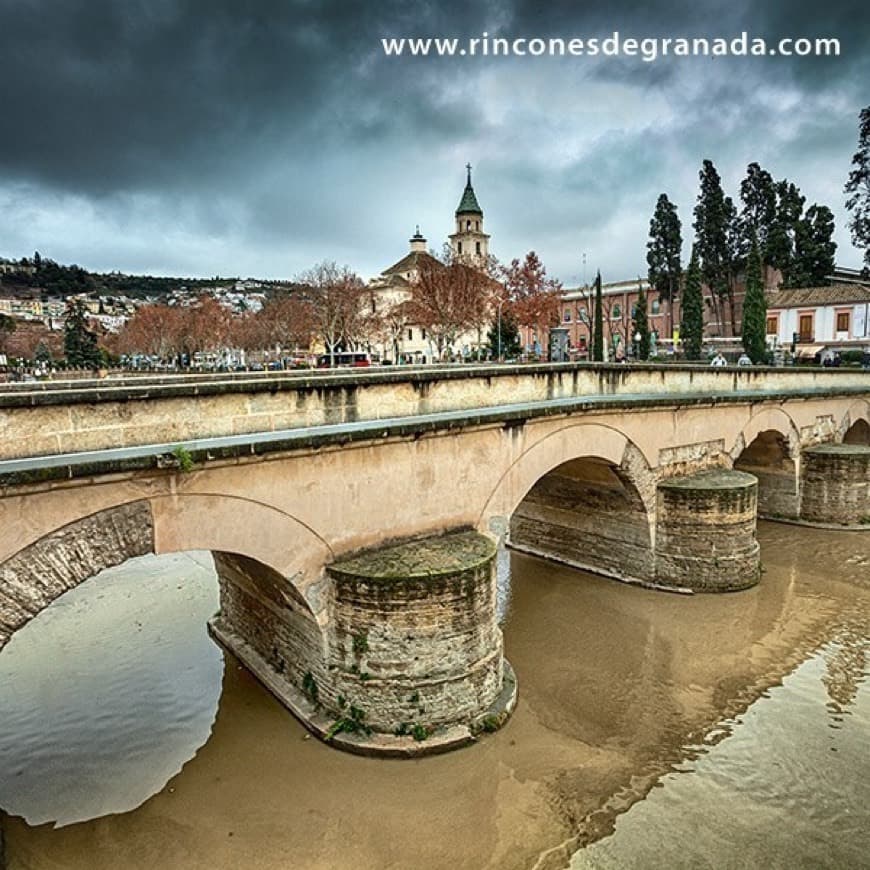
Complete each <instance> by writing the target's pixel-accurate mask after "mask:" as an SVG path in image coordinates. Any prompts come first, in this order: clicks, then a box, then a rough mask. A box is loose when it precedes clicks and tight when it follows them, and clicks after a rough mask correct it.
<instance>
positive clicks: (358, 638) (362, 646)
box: [353, 631, 369, 656]
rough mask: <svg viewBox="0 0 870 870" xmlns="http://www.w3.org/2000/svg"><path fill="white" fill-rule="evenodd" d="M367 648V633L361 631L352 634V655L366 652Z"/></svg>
mask: <svg viewBox="0 0 870 870" xmlns="http://www.w3.org/2000/svg"><path fill="white" fill-rule="evenodd" d="M368 650H369V638H368V635H367V634H366V633H365V632H364V631H361V632H360V633H359V634H355V635H354V636H353V653H354V655H357V656H361V655H362V654H363V653H366V652H368Z"/></svg>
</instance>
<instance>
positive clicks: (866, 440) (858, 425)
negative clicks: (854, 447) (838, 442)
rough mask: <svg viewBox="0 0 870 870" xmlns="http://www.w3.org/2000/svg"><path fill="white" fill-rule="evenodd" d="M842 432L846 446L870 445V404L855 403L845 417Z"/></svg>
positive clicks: (862, 400) (841, 425)
mask: <svg viewBox="0 0 870 870" xmlns="http://www.w3.org/2000/svg"><path fill="white" fill-rule="evenodd" d="M840 431H841V433H842V440H843V443H844V444H870V402H868V401H867V400H865V399H858V400H857V401H855V402H853V403H852V404H851V405H850V406H849V410H848V411H846V413H845V415H844V416H843V420H842V423H841V424H840Z"/></svg>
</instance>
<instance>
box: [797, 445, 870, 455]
mask: <svg viewBox="0 0 870 870" xmlns="http://www.w3.org/2000/svg"><path fill="white" fill-rule="evenodd" d="M804 453H814V454H819V455H827V456H856V457H857V456H870V445H867V444H819V445H818V446H816V447H807V448H806V449H805V450H804Z"/></svg>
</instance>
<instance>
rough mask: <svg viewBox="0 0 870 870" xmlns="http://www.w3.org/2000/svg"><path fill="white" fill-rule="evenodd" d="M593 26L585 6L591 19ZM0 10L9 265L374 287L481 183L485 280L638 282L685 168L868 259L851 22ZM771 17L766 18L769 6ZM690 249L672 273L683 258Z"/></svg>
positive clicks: (737, 16)
mask: <svg viewBox="0 0 870 870" xmlns="http://www.w3.org/2000/svg"><path fill="white" fill-rule="evenodd" d="M593 5H594V6H595V7H596V8H590V7H593ZM471 7H472V4H469V3H467V2H462V3H452V2H444V0H440V2H429V3H427V2H417V0H401V2H376V0H374V2H367V3H350V2H345V3H333V2H314V0H260V2H258V0H250V2H249V3H246V4H243V3H241V2H236V0H190V2H180V0H135V2H133V0H54V2H48V0H46V2H40V0H0V94H2V100H0V134H2V135H0V215H2V217H0V256H16V257H17V256H22V255H26V254H30V253H32V252H33V251H34V250H39V251H40V253H42V255H43V256H49V257H52V258H53V259H56V260H59V261H61V262H67V263H69V262H77V263H80V264H81V265H84V266H86V267H88V268H90V269H94V270H111V269H120V270H121V271H126V272H150V273H153V274H178V275H191V276H194V275H198V276H210V275H215V274H222V275H242V276H248V275H253V276H260V277H292V276H294V275H296V274H298V273H299V272H301V271H302V270H304V269H306V268H307V267H309V266H311V265H313V264H314V263H315V262H317V261H320V260H324V259H330V260H336V261H338V262H339V263H347V264H348V265H350V266H351V267H353V268H354V269H356V270H357V271H358V272H359V273H360V274H362V275H363V276H364V277H366V278H368V277H371V276H372V275H375V274H377V273H378V272H380V271H381V270H382V269H383V268H385V267H386V266H388V265H390V264H391V263H392V262H393V261H395V260H397V259H398V258H399V257H401V256H402V255H403V254H404V253H405V252H406V250H407V240H408V238H409V236H410V235H411V233H412V232H413V229H414V225H415V224H417V223H419V224H420V225H421V228H422V231H423V233H424V235H426V237H427V238H428V240H429V243H430V245H432V246H434V247H440V246H441V244H442V243H443V241H444V240H445V238H446V236H447V234H448V233H449V232H450V231H451V229H452V217H453V212H454V210H455V208H456V206H457V204H458V202H459V198H460V196H461V193H462V188H463V185H464V182H465V170H464V165H465V163H466V162H469V161H470V162H471V163H472V164H473V165H474V186H475V190H476V192H477V195H478V199H479V201H480V203H481V206H482V207H483V210H484V214H485V228H486V230H487V231H488V232H490V233H491V234H492V241H491V246H492V252H493V253H494V254H495V255H496V256H498V257H499V258H500V259H503V260H509V259H510V258H512V257H515V256H522V255H523V254H524V253H525V252H526V251H528V250H530V249H534V250H536V251H537V252H538V253H539V254H540V256H541V257H542V259H543V261H544V263H545V264H546V265H547V266H548V269H549V271H550V273H551V274H554V275H556V276H557V277H559V278H561V279H562V280H563V281H565V282H566V283H569V284H570V283H574V282H577V281H578V280H579V279H581V278H582V275H583V267H582V265H581V264H582V254H583V253H584V252H585V253H586V256H587V271H588V273H590V275H591V274H593V273H594V270H595V269H596V268H598V267H600V268H601V270H602V273H603V276H604V279H605V280H619V279H624V278H631V277H634V276H636V275H637V274H639V273H645V271H646V262H645V245H646V239H647V234H648V229H649V219H650V216H651V214H652V211H653V207H654V205H655V201H656V198H657V196H658V195H659V193H661V192H667V193H668V195H669V196H670V197H671V199H672V200H674V201H675V202H676V203H677V204H678V206H679V212H680V217H681V219H682V220H683V224H684V238H686V239H688V238H689V237H690V236H691V214H692V208H693V206H694V202H695V197H696V195H697V175H698V169H699V167H700V164H701V161H702V160H703V159H704V158H710V159H712V160H713V161H714V163H715V164H716V166H717V168H718V169H719V171H720V173H721V174H722V177H723V181H724V183H725V187H726V192H728V193H730V194H731V195H732V196H734V197H735V199H736V198H737V196H738V192H739V190H738V185H739V181H740V178H741V177H742V176H743V174H744V172H745V168H746V164H747V163H749V162H750V161H753V160H756V161H758V162H759V163H761V165H762V166H764V167H765V168H767V169H768V170H769V171H770V172H771V173H772V174H773V175H774V177H775V178H780V177H784V176H785V177H788V178H789V179H790V180H792V181H794V182H795V183H797V184H798V186H799V187H800V188H801V190H802V192H803V193H804V194H805V195H806V197H807V201H808V204H809V203H811V202H813V201H818V202H821V203H825V204H827V205H829V206H830V207H831V208H832V209H833V211H834V214H835V216H836V219H837V234H836V239H837V242H838V243H839V246H840V247H839V250H838V261H839V262H840V263H841V264H842V265H845V266H852V267H856V266H858V265H859V264H860V260H861V256H860V254H859V253H858V252H857V251H855V250H854V249H853V248H852V247H851V245H850V243H849V237H848V232H847V230H846V227H845V223H846V215H845V211H844V208H843V200H844V197H843V194H842V189H843V184H844V182H845V180H846V177H847V174H848V171H849V163H850V160H851V156H852V154H853V153H854V151H855V148H856V145H857V127H858V113H859V111H860V109H861V108H862V107H863V106H865V105H868V104H870V48H868V45H870V14H867V12H866V10H865V11H862V5H861V4H860V3H855V2H851V0H850V2H840V0H828V2H825V3H818V2H812V3H810V2H804V0H798V2H779V3H766V4H764V6H763V7H762V5H761V4H760V3H757V2H749V0H728V2H722V3H710V2H708V3H703V2H695V3H692V2H685V3H676V2H674V3H670V4H655V5H652V6H647V7H646V8H645V9H643V10H638V9H636V8H634V4H633V3H632V4H629V3H626V2H623V0H616V2H610V3H595V4H592V3H589V2H583V0H572V2H568V3H559V2H548V3H546V4H543V3H538V2H535V3H532V2H522V0H516V2H489V3H475V4H473V8H471ZM762 8H763V11H762ZM614 30H617V31H620V33H621V34H622V36H623V37H626V36H633V37H645V36H672V37H679V36H701V35H707V36H710V37H713V36H723V37H727V38H731V37H734V36H737V35H739V34H740V32H741V31H743V30H746V31H748V32H749V34H750V36H756V35H757V36H763V37H766V38H768V39H769V40H777V39H780V38H782V37H803V36H807V37H811V38H813V37H816V36H834V37H839V39H840V40H841V56H840V57H838V58H827V59H796V58H795V59H790V58H784V57H769V58H730V59H712V58H691V59H690V58H673V57H672V58H662V59H659V60H658V61H656V62H655V63H645V62H644V61H642V60H641V59H639V58H634V59H631V58H621V59H614V58H583V57H566V58H558V59H550V58H531V57H526V58H504V57H495V58H493V57H489V58H482V57H474V58H471V57H465V58H455V59H446V58H428V59H425V60H423V59H411V58H407V59H396V58H388V57H385V56H384V54H383V52H382V49H381V44H380V39H381V37H388V36H458V37H463V38H467V37H473V36H479V35H480V34H481V33H482V32H484V31H486V32H487V33H489V34H490V36H491V37H492V36H499V35H501V36H509V37H535V36H543V37H551V36H558V37H564V38H565V39H569V38H571V37H575V36H576V37H581V38H588V37H593V36H597V37H606V36H608V35H609V34H611V33H612V32H613V31H614ZM688 252H689V244H688V241H687V242H686V244H685V247H684V254H685V255H686V256H688Z"/></svg>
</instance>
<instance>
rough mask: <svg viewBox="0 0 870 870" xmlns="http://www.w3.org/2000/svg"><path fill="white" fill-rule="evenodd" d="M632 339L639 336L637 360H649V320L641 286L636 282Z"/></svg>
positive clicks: (644, 295)
mask: <svg viewBox="0 0 870 870" xmlns="http://www.w3.org/2000/svg"><path fill="white" fill-rule="evenodd" d="M631 334H632V337H634V336H636V335H639V336H640V338H639V339H638V342H637V356H638V359H642V360H648V359H649V318H648V317H647V310H646V293H644V290H643V284H641V283H640V282H639V281H638V291H637V302H636V303H635V306H634V323H633V325H632V333H631Z"/></svg>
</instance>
